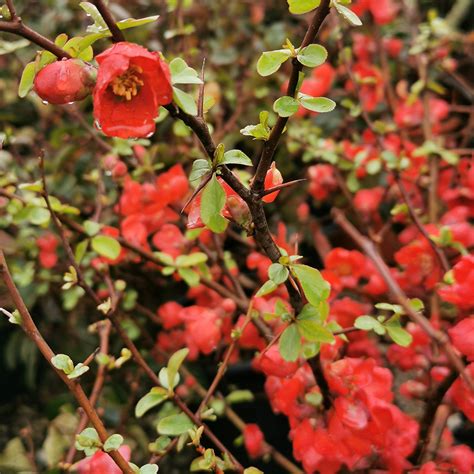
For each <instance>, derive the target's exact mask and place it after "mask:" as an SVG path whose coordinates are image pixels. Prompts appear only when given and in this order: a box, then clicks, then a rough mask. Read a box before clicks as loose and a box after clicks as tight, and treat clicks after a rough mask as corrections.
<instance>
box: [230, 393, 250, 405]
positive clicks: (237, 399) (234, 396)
mask: <svg viewBox="0 0 474 474" xmlns="http://www.w3.org/2000/svg"><path fill="white" fill-rule="evenodd" d="M253 400H254V396H253V393H252V392H251V391H250V390H233V391H232V392H230V393H229V395H227V397H225V401H226V402H227V403H230V404H232V403H243V402H251V401H253Z"/></svg>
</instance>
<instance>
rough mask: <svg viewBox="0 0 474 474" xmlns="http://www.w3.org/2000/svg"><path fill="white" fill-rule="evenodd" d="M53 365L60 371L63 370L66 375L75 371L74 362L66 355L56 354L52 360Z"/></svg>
mask: <svg viewBox="0 0 474 474" xmlns="http://www.w3.org/2000/svg"><path fill="white" fill-rule="evenodd" d="M51 364H53V366H54V367H56V369H58V370H62V371H63V372H64V373H65V374H66V375H68V374H70V373H71V372H72V371H73V370H74V362H73V361H72V359H71V358H70V357H69V356H68V355H66V354H56V355H55V356H54V357H52V358H51Z"/></svg>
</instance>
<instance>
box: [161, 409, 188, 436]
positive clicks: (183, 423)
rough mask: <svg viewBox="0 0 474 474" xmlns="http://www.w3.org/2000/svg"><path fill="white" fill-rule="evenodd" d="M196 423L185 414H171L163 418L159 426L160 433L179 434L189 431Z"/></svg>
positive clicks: (166, 434)
mask: <svg viewBox="0 0 474 474" xmlns="http://www.w3.org/2000/svg"><path fill="white" fill-rule="evenodd" d="M193 426H194V423H193V422H192V421H191V420H190V419H189V418H188V417H187V416H186V415H185V414H184V413H180V414H178V415H170V416H166V417H165V418H162V419H161V420H160V421H159V423H158V426H157V430H158V433H159V434H160V435H164V436H179V435H181V434H183V433H187V431H188V430H190V429H191V428H192V427H193Z"/></svg>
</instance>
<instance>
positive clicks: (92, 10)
mask: <svg viewBox="0 0 474 474" xmlns="http://www.w3.org/2000/svg"><path fill="white" fill-rule="evenodd" d="M79 6H80V7H81V8H82V9H83V10H84V11H85V12H86V13H87V16H90V17H91V18H92V19H93V20H94V26H95V27H97V28H100V29H103V30H108V29H109V28H108V26H107V23H105V21H104V19H103V18H102V15H101V14H100V12H99V10H98V9H97V7H96V6H95V5H93V4H92V3H90V2H80V3H79Z"/></svg>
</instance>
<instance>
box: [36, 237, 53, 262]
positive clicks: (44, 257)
mask: <svg viewBox="0 0 474 474" xmlns="http://www.w3.org/2000/svg"><path fill="white" fill-rule="evenodd" d="M36 245H38V248H39V261H40V264H41V266H42V267H43V268H52V267H54V266H55V265H56V263H57V261H58V256H57V255H56V247H57V246H58V239H57V238H56V236H55V235H54V234H44V235H42V236H41V237H38V239H37V240H36Z"/></svg>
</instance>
